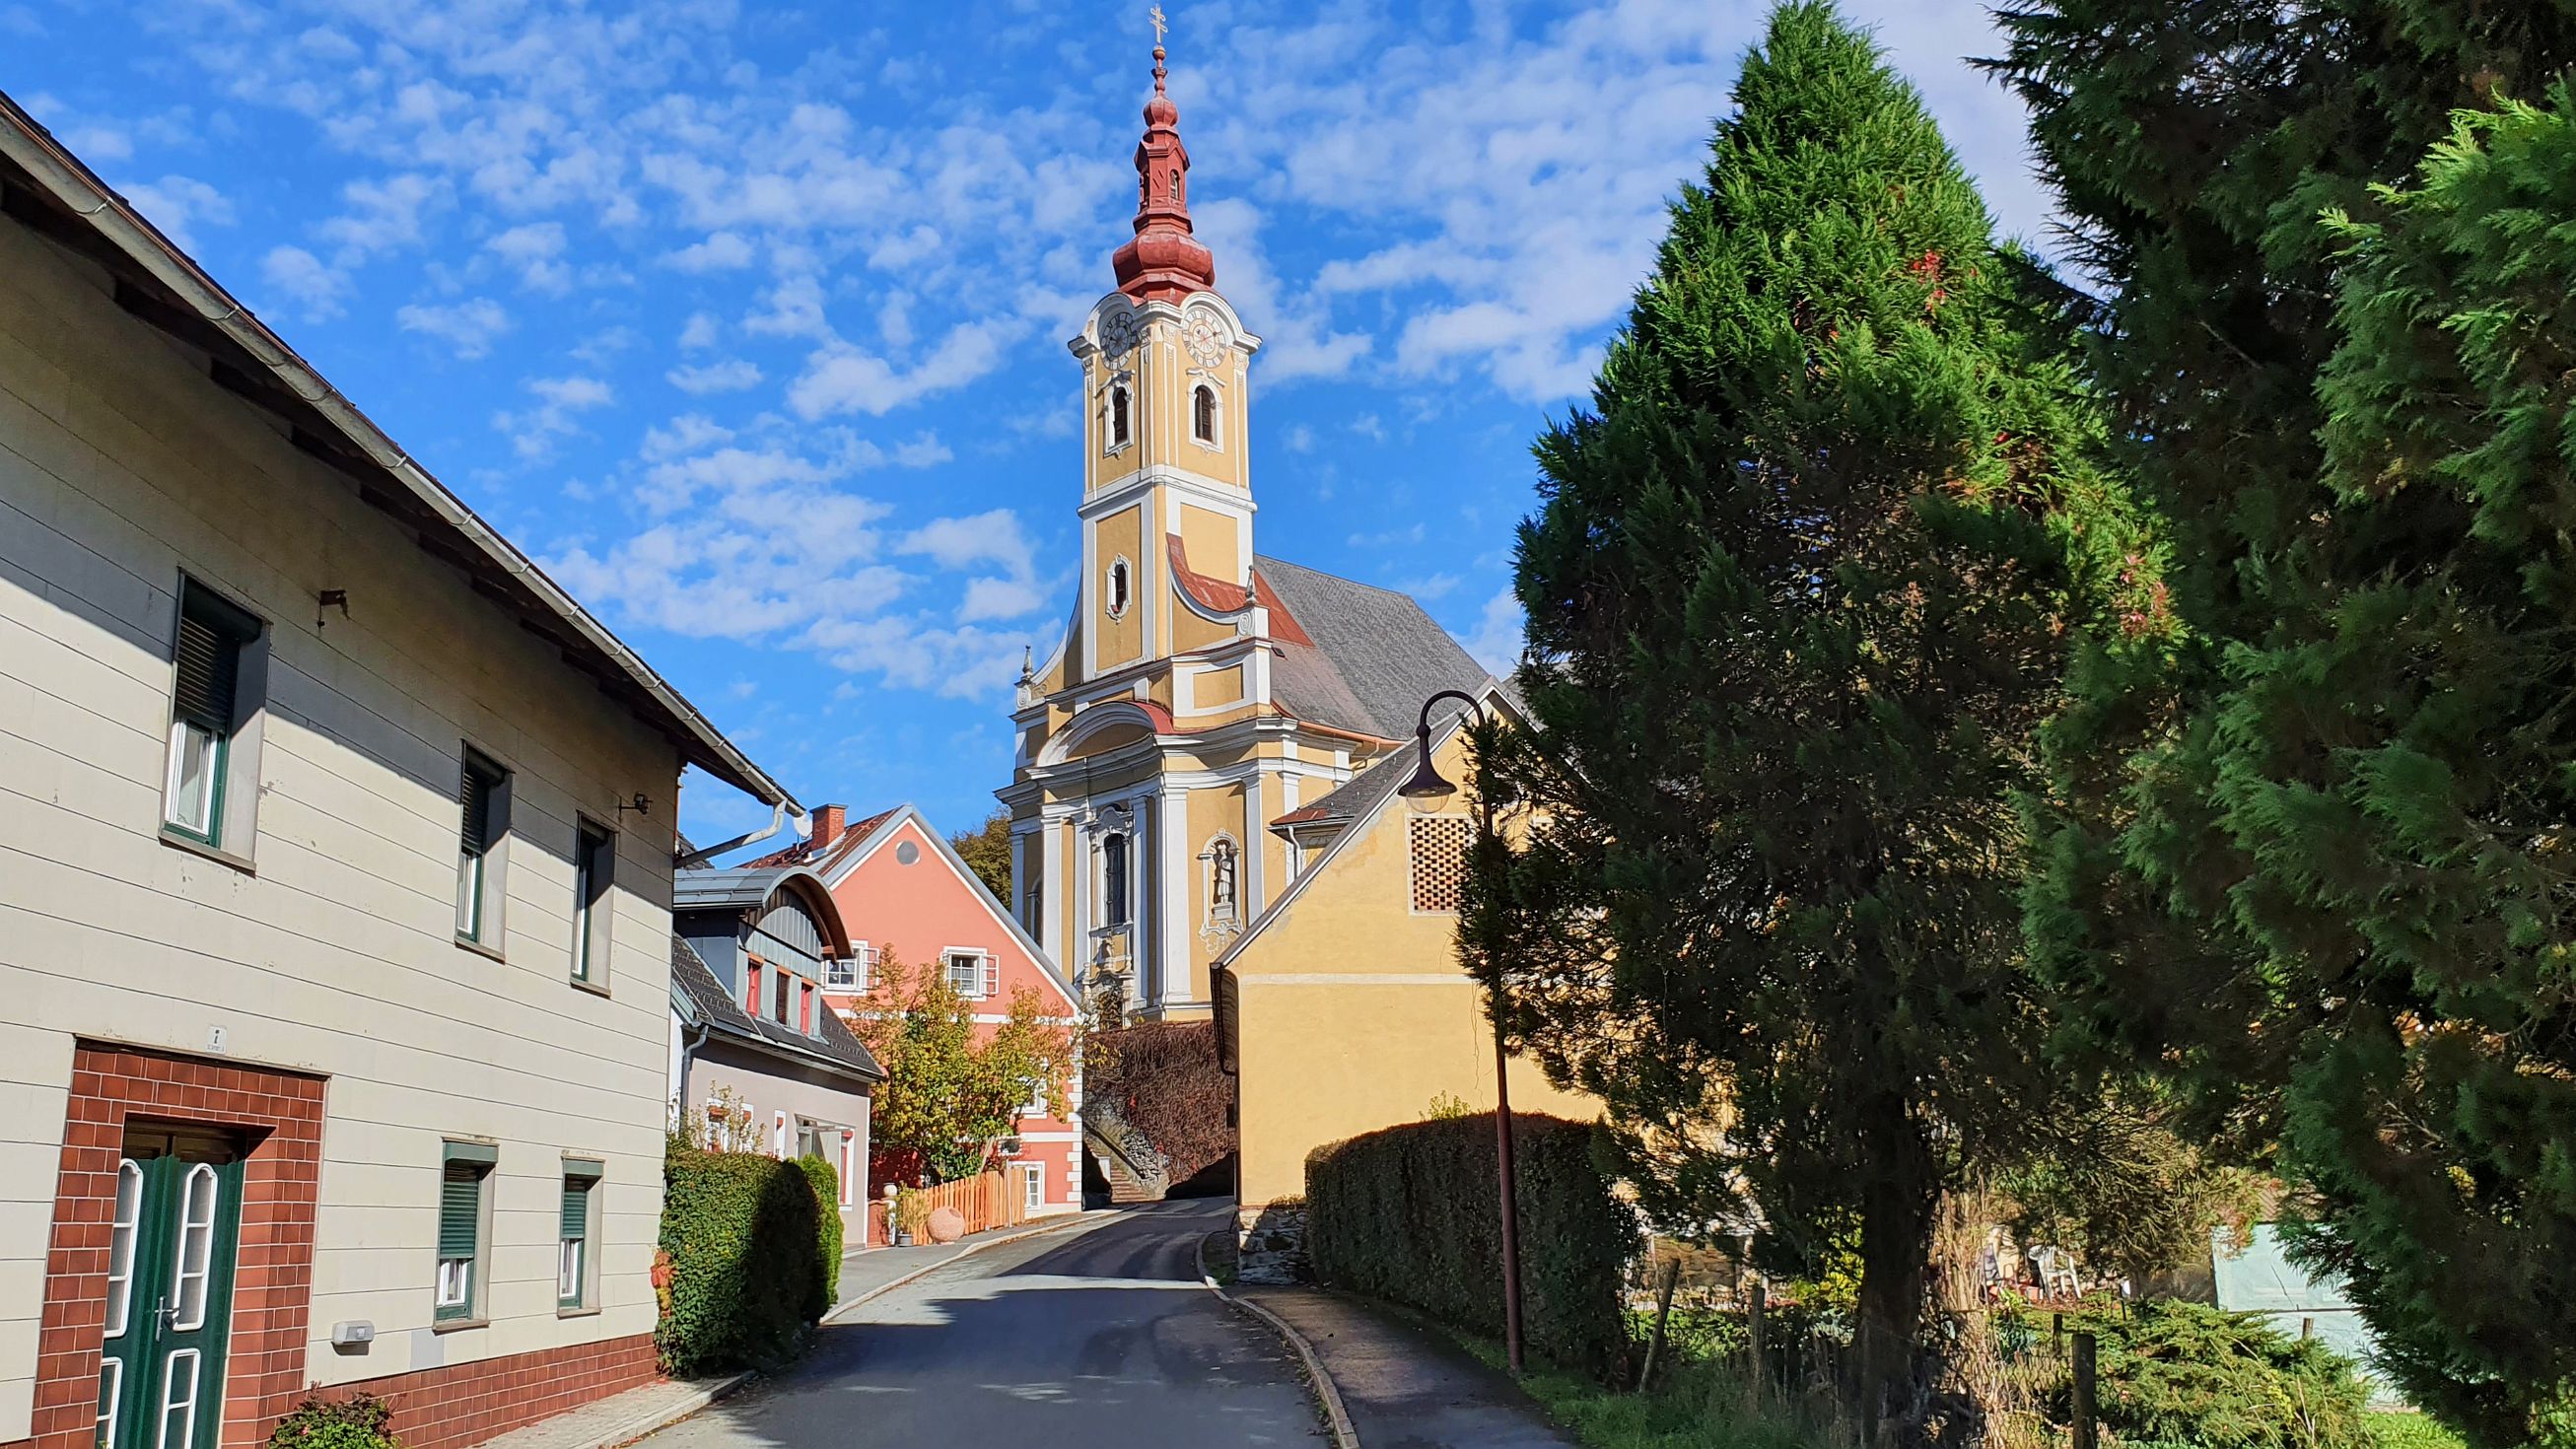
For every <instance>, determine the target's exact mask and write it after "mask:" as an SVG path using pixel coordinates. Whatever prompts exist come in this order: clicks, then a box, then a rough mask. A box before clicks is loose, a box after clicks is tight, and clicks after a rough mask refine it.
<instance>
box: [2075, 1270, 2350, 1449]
mask: <svg viewBox="0 0 2576 1449" xmlns="http://www.w3.org/2000/svg"><path fill="white" fill-rule="evenodd" d="M2067 1326H2068V1327H2069V1328H2076V1327H2083V1328H2089V1329H2091V1330H2092V1331H2093V1333H2094V1335H2095V1338H2096V1340H2097V1342H2098V1345H2099V1349H2098V1357H2097V1359H2096V1375H2097V1376H2096V1388H2095V1400H2096V1404H2097V1407H2098V1410H2099V1413H2100V1415H2101V1421H2102V1423H2103V1425H2104V1427H2106V1428H2108V1429H2110V1430H2111V1431H2112V1432H2113V1433H2114V1434H2116V1435H2117V1436H2118V1437H2119V1440H2120V1442H2121V1443H2123V1444H2136V1443H2141V1442H2143V1441H2147V1440H2164V1441H2170V1442H2174V1443H2182V1444H2190V1445H2193V1446H2195V1449H2372V1445H2373V1443H2374V1440H2373V1438H2372V1435H2371V1432H2370V1426H2369V1420H2368V1416H2367V1414H2366V1413H2365V1409H2366V1406H2367V1404H2368V1402H2369V1397H2370V1392H2369V1389H2368V1387H2367V1386H2366V1385H2364V1384H2363V1383H2362V1382H2361V1380H2360V1379H2359V1378H2357V1377H2356V1376H2355V1375H2354V1374H2353V1370H2352V1365H2351V1363H2349V1362H2348V1361H2346V1360H2345V1359H2344V1358H2343V1357H2342V1356H2341V1355H2339V1354H2337V1353H2335V1352H2334V1351H2333V1350H2332V1349H2330V1348H2327V1347H2326V1346H2325V1344H2324V1343H2323V1342H2322V1341H2320V1340H2316V1339H2295V1338H2291V1337H2289V1336H2288V1335H2286V1334H2283V1333H2281V1332H2279V1331H2278V1330H2276V1329H2274V1328H2272V1327H2271V1326H2269V1325H2268V1324H2266V1323H2264V1322H2263V1321H2262V1320H2261V1319H2260V1318H2257V1317H2255V1316H2253V1315H2251V1314H2242V1313H2228V1312H2224V1311H2222V1310H2220V1309H2216V1308H2211V1307H2208V1306H2206V1305H2203V1304H2198V1303H2181V1302H2170V1301H2150V1302H2147V1303H2143V1304H2140V1305H2139V1306H2138V1308H2137V1311H2136V1312H2135V1314H2134V1315H2119V1314H2086V1315H2083V1317H2082V1318H2081V1319H2077V1318H2075V1317H2074V1316H2072V1315H2070V1316H2069V1321H2068V1325H2067ZM2052 1407H2053V1408H2054V1409H2055V1410H2056V1411H2057V1413H2056V1417H2057V1419H2058V1420H2059V1422H2061V1423H2062V1422H2064V1421H2065V1419H2066V1417H2067V1415H2068V1413H2069V1412H2071V1408H2072V1406H2071V1405H2070V1404H2067V1403H2063V1402H2061V1403H2058V1404H2055V1405H2053V1406H2052Z"/></svg>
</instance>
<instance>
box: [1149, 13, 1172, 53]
mask: <svg viewBox="0 0 2576 1449" xmlns="http://www.w3.org/2000/svg"><path fill="white" fill-rule="evenodd" d="M1145 15H1146V18H1147V19H1149V20H1151V21H1153V22H1154V48H1155V49H1157V50H1160V49H1162V47H1163V30H1164V28H1165V26H1166V24H1167V23H1168V22H1166V21H1165V20H1164V19H1163V7H1162V6H1160V5H1157V6H1155V7H1154V8H1153V9H1151V10H1149V11H1147V12H1145Z"/></svg>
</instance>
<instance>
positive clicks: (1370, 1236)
mask: <svg viewBox="0 0 2576 1449" xmlns="http://www.w3.org/2000/svg"><path fill="white" fill-rule="evenodd" d="M1599 1132H1600V1129H1599V1128H1597V1127H1594V1126H1591V1125H1589V1124H1586V1123H1581V1122H1568V1121H1565V1120H1563V1119H1561V1118H1557V1117H1541V1116H1535V1115H1526V1114H1522V1113H1517V1112H1516V1113H1514V1114H1512V1159H1513V1169H1514V1177H1515V1188H1516V1191H1515V1194H1514V1196H1515V1198H1516V1200H1517V1201H1518V1203H1519V1206H1520V1246H1521V1327H1522V1333H1523V1336H1524V1337H1525V1339H1526V1340H1527V1342H1528V1344H1529V1346H1530V1347H1531V1348H1532V1349H1534V1350H1536V1351H1538V1352H1540V1353H1543V1354H1545V1355H1547V1356H1548V1357H1550V1358H1553V1359H1555V1360H1557V1361H1558V1362H1560V1363H1564V1364H1567V1365H1570V1366H1575V1367H1580V1368H1583V1369H1587V1370H1590V1371H1592V1372H1595V1373H1598V1372H1602V1371H1605V1370H1607V1369H1609V1368H1610V1367H1611V1366H1612V1365H1614V1364H1615V1363H1617V1362H1618V1361H1619V1360H1620V1359H1621V1357H1622V1356H1623V1355H1624V1354H1625V1352H1626V1351H1627V1347H1628V1335H1627V1327H1626V1321H1625V1319H1624V1317H1623V1316H1622V1314H1621V1312H1620V1301H1619V1294H1620V1289H1621V1285H1622V1283H1623V1282H1624V1281H1625V1278H1626V1274H1627V1269H1628V1262H1629V1259H1631V1258H1632V1257H1634V1256H1635V1255H1636V1254H1637V1252H1638V1250H1639V1248H1640V1247H1641V1246H1642V1244H1641V1242H1640V1238H1639V1235H1638V1231H1637V1220H1636V1215H1635V1214H1634V1213H1632V1212H1630V1211H1629V1210H1628V1209H1627V1208H1626V1207H1625V1206H1624V1205H1622V1204H1621V1203H1620V1202H1619V1201H1618V1200H1617V1199H1616V1198H1614V1197H1612V1196H1611V1195H1610V1183H1609V1180H1608V1179H1607V1178H1606V1177H1605V1176H1604V1175H1603V1173H1602V1170H1601V1166H1600V1161H1601V1159H1600V1155H1599V1153H1598V1151H1597V1150H1596V1145H1597V1139H1598V1137H1599ZM1306 1213H1307V1216H1306V1250H1307V1254H1308V1256H1309V1257H1310V1258H1311V1260H1312V1261H1313V1263H1314V1268H1315V1276H1316V1278H1317V1279H1318V1280H1320V1281H1322V1282H1324V1283H1328V1284H1331V1285H1332V1286H1334V1287H1337V1288H1348V1289H1350V1290H1352V1291H1354V1292H1358V1293H1365V1294H1367V1295H1369V1296H1370V1297H1372V1298H1384V1299H1388V1300H1390V1301H1392V1302H1396V1303H1402V1304H1406V1305H1409V1306H1411V1307H1414V1308H1418V1309H1421V1310H1422V1311H1423V1312H1425V1313H1428V1314H1430V1315H1431V1316H1432V1317H1434V1318H1437V1319H1440V1320H1442V1321H1443V1322H1446V1323H1451V1324H1455V1325H1457V1326H1458V1327H1460V1328H1464V1329H1467V1330H1469V1331H1471V1332H1475V1333H1482V1334H1489V1335H1492V1336H1495V1337H1500V1336H1501V1334H1502V1331H1503V1289H1502V1282H1503V1279H1502V1224H1501V1222H1500V1221H1499V1216H1500V1215H1499V1214H1498V1213H1497V1212H1496V1211H1495V1206H1494V1118H1493V1114H1492V1113H1485V1114H1483V1115H1481V1116H1473V1117H1452V1118H1447V1119H1444V1120H1440V1121H1433V1122H1417V1123H1411V1124H1408V1125H1406V1126H1402V1127H1390V1128H1387V1129H1386V1130H1385V1131H1382V1132H1372V1133H1369V1134H1368V1135H1366V1136H1364V1137H1354V1138H1352V1139H1351V1140H1349V1141H1348V1142H1339V1143H1334V1144H1333V1145H1331V1146H1328V1147H1320V1148H1317V1149H1316V1150H1315V1151H1314V1153H1313V1154H1312V1155H1310V1156H1309V1157H1307V1159H1306Z"/></svg>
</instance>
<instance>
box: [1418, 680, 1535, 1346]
mask: <svg viewBox="0 0 2576 1449" xmlns="http://www.w3.org/2000/svg"><path fill="white" fill-rule="evenodd" d="M1444 699H1454V700H1457V701H1458V702H1459V703H1461V704H1463V705H1465V706H1466V707H1467V710H1468V712H1469V713H1471V714H1473V715H1474V716H1475V718H1476V721H1477V723H1479V724H1483V723H1487V722H1488V721H1489V719H1490V716H1488V715H1487V714H1486V713H1485V706H1484V704H1483V702H1482V701H1480V700H1478V699H1477V698H1476V697H1475V696H1474V695H1471V694H1467V693H1465V692H1463V691H1460V690H1455V689H1444V690H1442V691H1440V692H1439V693H1438V694H1435V695H1433V696H1431V697H1430V698H1429V699H1426V700H1424V701H1423V702H1422V718H1421V719H1420V720H1419V721H1418V722H1416V723H1415V725H1414V727H1413V743H1414V745H1415V746H1416V748H1417V751H1418V752H1419V754H1420V756H1421V758H1420V760H1418V761H1417V762H1416V763H1415V765H1414V767H1413V777H1412V778H1411V779H1409V780H1406V781H1405V782H1404V784H1403V785H1402V786H1401V787H1399V788H1398V790H1397V793H1398V794H1400V795H1402V796H1404V798H1405V799H1407V800H1409V801H1417V802H1435V803H1436V802H1438V801H1442V800H1446V799H1448V798H1449V797H1450V796H1451V795H1453V794H1456V793H1457V790H1458V787H1457V786H1455V785H1452V784H1450V783H1449V781H1448V779H1447V778H1446V777H1444V776H1443V775H1442V774H1441V773H1440V770H1439V768H1438V767H1437V766H1435V765H1434V764H1432V762H1431V709H1432V706H1434V705H1437V704H1438V703H1440V701H1442V700H1444ZM1493 838H1494V806H1493V802H1492V801H1490V800H1487V799H1486V798H1485V792H1484V791H1482V790H1479V791H1477V792H1476V843H1477V844H1478V845H1479V846H1480V847H1481V846H1483V845H1485V844H1487V843H1489V842H1491V841H1492V840H1493ZM1492 1007H1493V1018H1494V1178H1495V1195H1496V1196H1497V1197H1498V1198H1499V1199H1500V1200H1501V1202H1502V1212H1503V1352H1504V1354H1505V1355H1506V1356H1507V1357H1508V1358H1509V1359H1510V1361H1511V1366H1512V1373H1513V1374H1514V1376H1518V1375H1519V1373H1520V1371H1521V1214H1520V1205H1519V1204H1518V1203H1517V1202H1516V1201H1515V1200H1514V1194H1513V1192H1512V1084H1511V1074H1510V1067H1511V1059H1510V1056H1509V1055H1508V1054H1507V1053H1506V1052H1505V1051H1504V1049H1503V995H1502V982H1501V978H1500V977H1499V976H1497V977H1496V979H1495V984H1494V991H1493V999H1492Z"/></svg>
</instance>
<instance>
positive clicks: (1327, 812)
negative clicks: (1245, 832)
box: [1289, 705, 1457, 825]
mask: <svg viewBox="0 0 2576 1449" xmlns="http://www.w3.org/2000/svg"><path fill="white" fill-rule="evenodd" d="M1456 712H1457V708H1456V706H1455V705H1452V706H1451V707H1450V708H1449V710H1448V711H1447V713H1448V714H1455V713H1456ZM1444 718H1445V715H1444ZM1439 723H1440V721H1438V720H1434V721H1433V725H1434V727H1435V728H1436V727H1437V726H1438V725H1439ZM1421 757H1422V747H1421V746H1419V745H1416V744H1414V743H1413V742H1412V741H1410V740H1407V741H1406V742H1405V744H1404V748H1402V749H1400V750H1397V751H1395V752H1394V753H1392V754H1390V755H1387V756H1386V757H1385V758H1383V759H1381V760H1379V761H1378V762H1377V763H1376V764H1374V765H1371V766H1369V767H1368V768H1367V769H1365V770H1362V771H1360V772H1359V773H1358V774H1356V775H1353V776H1352V777H1351V778H1349V779H1348V780H1345V781H1343V782H1342V783H1341V784H1339V785H1336V786H1334V787H1333V788H1332V789H1331V790H1330V791H1327V792H1326V793H1325V794H1324V795H1322V796H1321V797H1319V798H1317V799H1314V800H1310V801H1307V802H1306V803H1305V804H1303V805H1300V806H1298V807H1297V808H1296V809H1295V810H1292V811H1290V812H1289V816H1290V817H1293V818H1294V822H1295V823H1296V824H1299V825H1307V824H1314V825H1323V824H1334V825H1347V824H1349V823H1350V822H1351V821H1354V820H1357V819H1359V818H1360V817H1361V816H1364V815H1366V814H1368V813H1369V812H1370V811H1372V810H1374V809H1376V808H1377V803H1378V802H1379V801H1380V800H1383V799H1385V798H1386V797H1387V796H1389V795H1391V794H1393V793H1394V792H1395V787H1396V786H1398V785H1401V784H1403V783H1404V782H1405V780H1406V778H1407V777H1409V776H1411V775H1412V774H1413V767H1414V761H1416V760H1418V759H1420V758H1421Z"/></svg>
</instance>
